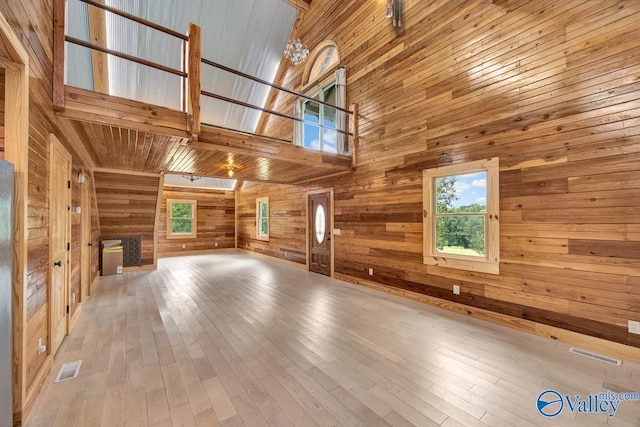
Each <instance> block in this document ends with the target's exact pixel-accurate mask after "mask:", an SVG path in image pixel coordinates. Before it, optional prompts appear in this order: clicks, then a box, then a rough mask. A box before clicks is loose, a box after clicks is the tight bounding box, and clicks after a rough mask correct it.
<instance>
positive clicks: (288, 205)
mask: <svg viewBox="0 0 640 427" xmlns="http://www.w3.org/2000/svg"><path fill="white" fill-rule="evenodd" d="M264 196H269V241H268V242H267V241H263V240H257V239H256V199H257V198H259V197H264ZM237 197H238V248H240V249H244V250H248V251H253V252H256V253H260V254H265V255H269V256H273V257H277V258H282V259H285V260H288V261H292V262H295V263H299V264H305V263H306V262H307V259H306V231H305V230H306V221H307V218H306V215H307V213H306V212H307V202H306V200H307V196H306V191H305V187H302V186H293V185H285V184H281V185H269V184H262V183H251V182H245V183H244V184H243V185H242V188H241V189H240V190H239V191H238V192H237Z"/></svg>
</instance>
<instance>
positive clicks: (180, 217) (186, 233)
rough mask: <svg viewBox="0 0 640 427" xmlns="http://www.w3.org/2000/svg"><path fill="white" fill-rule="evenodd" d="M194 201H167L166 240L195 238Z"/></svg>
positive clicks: (195, 207) (195, 206) (195, 205)
mask: <svg viewBox="0 0 640 427" xmlns="http://www.w3.org/2000/svg"><path fill="white" fill-rule="evenodd" d="M196 209H197V204H196V201H195V200H171V199H169V200H167V238H168V239H180V238H193V237H196V236H197V230H196Z"/></svg>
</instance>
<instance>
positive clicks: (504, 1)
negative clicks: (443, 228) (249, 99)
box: [240, 0, 640, 346]
mask: <svg viewBox="0 0 640 427" xmlns="http://www.w3.org/2000/svg"><path fill="white" fill-rule="evenodd" d="M380 3H381V2H372V1H366V0H356V1H352V2H347V3H346V4H345V3H343V2H335V1H327V0H324V1H323V0H317V1H314V2H313V3H312V5H311V8H310V10H309V12H307V13H305V14H304V15H303V16H302V17H301V18H300V20H299V22H298V27H297V32H296V33H295V34H293V35H292V37H293V38H298V37H300V38H301V39H302V40H304V42H305V43H306V44H307V45H308V46H310V47H311V48H313V46H315V45H317V44H318V43H320V42H321V41H322V40H324V39H327V38H330V39H332V40H333V41H335V42H336V43H337V45H338V47H339V50H340V55H341V58H342V62H343V64H344V65H346V67H347V98H348V103H349V104H351V103H357V104H358V105H359V107H360V112H361V113H360V118H359V123H360V136H361V137H360V145H359V160H358V170H357V171H356V172H355V173H353V174H351V175H350V176H346V177H341V178H339V179H335V180H329V181H326V182H324V183H321V185H323V186H333V187H335V199H336V202H335V226H336V227H337V228H340V229H341V230H342V235H341V236H336V242H335V246H336V262H335V267H336V272H338V273H342V274H345V275H349V276H351V277H355V278H360V279H371V280H374V281H375V282H379V283H381V284H384V285H387V286H393V287H398V288H402V289H409V290H412V291H416V292H420V293H423V294H427V295H432V296H437V297H440V298H444V299H447V300H453V301H458V302H461V303H464V304H468V305H470V306H475V307H482V308H486V309H489V310H492V311H494V312H499V313H505V314H509V315H513V316H516V317H519V318H523V319H529V320H534V321H536V322H540V323H543V324H547V325H553V326H558V327H561V328H564V329H568V330H571V331H575V332H580V333H584V334H587V335H591V336H595V337H600V338H605V339H607V340H611V341H615V342H619V343H625V344H629V345H632V346H640V336H639V335H632V334H628V332H627V321H628V320H636V321H640V252H639V251H638V248H639V247H640V197H639V196H640V161H639V160H640V144H639V142H640V109H639V108H638V105H640V104H639V103H638V101H639V100H640V90H639V89H640V81H639V77H638V76H639V75H640V65H638V64H639V63H638V60H637V55H638V53H639V52H640V38H639V37H638V35H639V34H640V24H639V22H640V3H639V2H633V1H608V0H601V1H598V0H590V1H584V0H567V1H542V2H538V1H529V2H524V1H519V0H500V1H497V0H496V1H484V0H468V1H462V0H459V1H444V0H439V1H429V2H425V1H421V0H405V2H404V4H405V13H404V16H403V19H402V23H403V27H402V28H401V29H399V30H397V29H394V28H393V27H392V25H391V21H390V20H387V19H385V18H384V5H382V4H380ZM318 22H322V25H318ZM283 64H284V63H283ZM302 70H303V67H302V66H300V67H293V66H291V65H290V64H288V63H286V64H284V67H283V68H282V69H281V70H280V71H279V76H280V80H279V81H277V83H280V84H283V85H284V86H287V87H290V88H292V89H296V90H300V86H301V78H302ZM292 105H293V102H292V100H291V99H290V98H288V97H286V96H279V97H272V98H271V103H270V105H268V106H267V107H268V108H275V109H279V108H283V109H284V111H287V108H289V109H291V108H292V107H291V106H292ZM263 125H264V127H265V130H266V131H267V132H268V133H269V134H270V135H273V136H277V137H281V138H290V137H291V135H290V134H288V132H289V133H290V130H288V129H289V128H288V127H287V125H285V124H282V123H281V122H280V121H279V120H276V119H273V118H270V119H268V120H265V123H264V124H263ZM488 157H499V158H500V170H501V173H500V208H501V218H500V222H501V227H500V232H501V241H500V243H501V261H502V262H501V266H500V275H498V276H492V275H486V274H470V273H466V272H464V271H456V270H446V269H442V268H437V267H433V268H432V267H429V268H427V267H426V266H425V265H423V264H422V263H421V255H422V235H421V233H422V223H421V221H422V215H421V213H422V194H421V184H422V182H421V172H422V170H424V169H426V168H432V167H436V166H441V165H447V164H452V163H460V162H465V161H472V160H478V159H483V158H488ZM270 188H273V190H272V191H270V190H268V189H266V188H265V190H264V191H262V193H261V195H264V196H267V195H270V193H271V192H273V193H275V194H278V193H279V191H280V190H279V187H270ZM304 191H305V190H304V189H301V190H300V192H299V197H302V194H303V193H304ZM242 199H243V196H242V195H241V196H240V200H242ZM241 213H242V215H243V217H244V216H246V217H247V220H248V218H249V217H251V213H250V212H248V211H247V210H246V209H243V210H241ZM369 267H373V268H374V270H375V275H374V276H368V274H367V269H368V268H369ZM454 284H457V285H460V286H461V290H462V294H461V295H460V296H454V295H453V294H452V292H451V288H452V285H454Z"/></svg>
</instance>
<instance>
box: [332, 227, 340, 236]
mask: <svg viewBox="0 0 640 427" xmlns="http://www.w3.org/2000/svg"><path fill="white" fill-rule="evenodd" d="M333 235H334V236H339V235H340V229H339V228H334V229H333Z"/></svg>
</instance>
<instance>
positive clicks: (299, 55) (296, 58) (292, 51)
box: [284, 39, 309, 65]
mask: <svg viewBox="0 0 640 427" xmlns="http://www.w3.org/2000/svg"><path fill="white" fill-rule="evenodd" d="M307 55H309V49H307V47H306V46H305V45H303V44H302V42H301V41H300V39H296V40H294V41H288V42H287V45H286V46H285V48H284V57H285V58H288V59H289V60H290V61H291V62H292V63H293V65H299V64H302V63H303V62H304V61H305V59H307Z"/></svg>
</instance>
